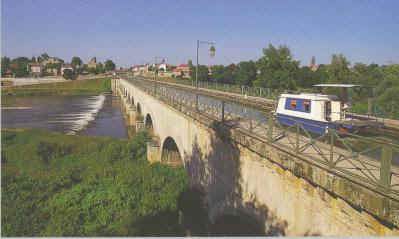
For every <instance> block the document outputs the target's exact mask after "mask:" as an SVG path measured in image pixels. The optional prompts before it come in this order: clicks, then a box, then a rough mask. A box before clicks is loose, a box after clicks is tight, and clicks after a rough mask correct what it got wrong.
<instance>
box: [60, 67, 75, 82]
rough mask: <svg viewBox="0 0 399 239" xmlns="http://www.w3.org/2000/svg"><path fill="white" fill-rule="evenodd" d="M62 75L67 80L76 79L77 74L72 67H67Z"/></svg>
mask: <svg viewBox="0 0 399 239" xmlns="http://www.w3.org/2000/svg"><path fill="white" fill-rule="evenodd" d="M62 76H63V77H64V78H65V79H66V80H74V79H75V75H74V73H73V71H72V70H71V69H65V70H64V71H63V72H62Z"/></svg>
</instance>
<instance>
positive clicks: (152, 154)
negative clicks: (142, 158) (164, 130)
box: [147, 137, 161, 163]
mask: <svg viewBox="0 0 399 239" xmlns="http://www.w3.org/2000/svg"><path fill="white" fill-rule="evenodd" d="M159 141H160V140H159V137H152V139H151V140H150V141H149V142H147V160H148V161H149V162H150V163H156V162H161V148H160V142H159Z"/></svg>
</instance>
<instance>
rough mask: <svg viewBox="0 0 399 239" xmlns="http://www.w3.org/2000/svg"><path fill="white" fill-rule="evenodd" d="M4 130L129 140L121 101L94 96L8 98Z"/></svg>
mask: <svg viewBox="0 0 399 239" xmlns="http://www.w3.org/2000/svg"><path fill="white" fill-rule="evenodd" d="M1 125H2V127H3V128H39V129H47V130H51V131H56V132H61V133H65V134H70V135H92V136H110V137H115V138H127V128H126V126H125V123H124V119H123V114H122V112H121V107H120V102H119V98H118V97H115V96H112V95H109V94H108V95H106V94H101V95H94V96H37V97H35V96H33V97H12V96H10V97H7V104H6V106H5V107H2V108H1Z"/></svg>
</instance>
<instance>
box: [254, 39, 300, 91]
mask: <svg viewBox="0 0 399 239" xmlns="http://www.w3.org/2000/svg"><path fill="white" fill-rule="evenodd" d="M257 66H258V69H259V71H260V74H259V75H258V77H257V79H256V81H255V82H254V83H255V85H256V86H261V87H269V88H274V89H295V87H296V82H295V78H296V74H297V71H298V68H299V62H298V61H295V60H293V59H292V55H291V52H290V49H289V48H288V47H286V46H279V47H278V48H276V47H274V46H273V45H272V44H269V47H268V48H264V49H263V57H261V58H260V59H259V60H258V62H257Z"/></svg>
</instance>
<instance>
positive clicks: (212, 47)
mask: <svg viewBox="0 0 399 239" xmlns="http://www.w3.org/2000/svg"><path fill="white" fill-rule="evenodd" d="M215 53H216V49H215V47H214V46H213V45H212V46H211V47H210V48H209V55H210V56H211V57H214V56H215Z"/></svg>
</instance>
